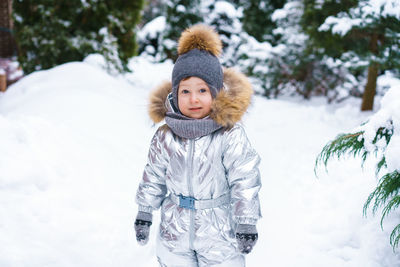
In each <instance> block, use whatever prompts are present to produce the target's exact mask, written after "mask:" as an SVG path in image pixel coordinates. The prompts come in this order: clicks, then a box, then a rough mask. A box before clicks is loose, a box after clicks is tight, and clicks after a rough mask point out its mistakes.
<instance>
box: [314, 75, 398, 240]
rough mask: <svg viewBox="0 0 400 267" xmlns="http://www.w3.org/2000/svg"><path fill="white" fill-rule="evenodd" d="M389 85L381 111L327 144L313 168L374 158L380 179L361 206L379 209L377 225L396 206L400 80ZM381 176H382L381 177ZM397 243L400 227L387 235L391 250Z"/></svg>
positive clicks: (366, 208)
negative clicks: (344, 159)
mask: <svg viewBox="0 0 400 267" xmlns="http://www.w3.org/2000/svg"><path fill="white" fill-rule="evenodd" d="M390 78H391V79H393V81H394V82H393V83H392V84H393V85H392V87H391V88H390V89H389V91H388V92H387V93H386V94H385V96H384V97H383V98H382V101H381V109H380V110H379V111H378V112H377V113H376V114H374V115H373V116H372V117H371V118H370V119H369V120H368V121H367V122H366V123H364V124H362V125H361V126H359V127H358V128H356V129H354V131H352V132H351V133H346V134H340V135H339V136H337V137H336V138H335V139H334V140H333V141H331V142H329V143H328V144H327V145H326V146H325V147H324V148H323V150H322V152H321V153H320V154H319V155H318V157H317V160H316V163H315V166H316V168H317V167H318V166H319V165H320V164H324V165H325V166H327V164H328V161H329V160H330V159H332V158H334V157H337V158H341V157H343V156H345V155H351V156H353V157H356V156H361V158H362V160H363V162H365V160H366V159H367V157H368V156H371V155H375V156H376V158H377V159H378V160H377V164H376V175H377V176H378V175H381V178H380V179H379V183H378V185H377V187H376V189H375V190H374V191H373V192H372V193H371V194H370V195H369V197H368V199H367V200H366V202H365V204H364V214H366V213H367V210H368V208H369V206H371V205H372V211H373V213H374V214H375V213H376V212H377V211H378V210H380V208H383V209H382V218H381V225H382V222H383V220H384V219H385V217H386V216H387V215H388V214H389V213H391V212H392V211H394V210H396V209H397V208H398V207H399V206H400V157H399V155H400V80H398V79H395V78H393V77H390ZM382 173H383V174H382ZM399 242H400V224H398V225H397V226H396V227H395V228H394V229H393V231H392V233H391V235H390V243H391V245H392V246H393V248H396V247H398V245H399Z"/></svg>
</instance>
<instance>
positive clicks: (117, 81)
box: [0, 58, 400, 267]
mask: <svg viewBox="0 0 400 267" xmlns="http://www.w3.org/2000/svg"><path fill="white" fill-rule="evenodd" d="M94 61H95V58H92V59H91V61H90V64H89V63H88V62H73V63H68V64H64V65H60V66H58V67H55V68H53V69H50V70H46V71H39V72H34V73H32V74H30V75H28V76H26V77H25V78H23V79H22V80H20V81H19V82H17V83H16V84H14V85H12V86H10V88H9V89H8V91H7V92H5V93H0V151H1V153H0V266H2V267H11V266H13V267H18V266H29V267H43V266H54V267H64V266H74V267H80V266H82V267H88V266H89V267H90V266H96V267H102V266H104V267H110V266H113V267H114V266H116V267H125V266H141V267H146V266H148V267H154V266H158V265H157V261H156V256H155V242H156V241H155V236H156V232H157V230H158V223H159V212H155V216H154V224H153V226H152V229H151V236H150V242H149V244H148V245H147V246H144V247H142V246H139V245H138V244H137V243H136V241H135V236H134V230H133V222H134V219H135V216H136V213H137V205H136V204H135V202H134V197H135V193H136V189H137V186H138V183H139V181H140V179H141V175H142V171H143V168H144V165H145V163H146V158H147V150H148V146H149V143H150V139H151V137H152V135H153V133H154V132H155V130H156V128H157V126H154V125H153V123H152V122H151V121H150V119H149V118H148V116H147V113H146V105H147V97H148V94H149V90H150V89H151V88H153V87H154V86H156V85H157V84H158V83H160V82H161V81H162V80H164V79H169V77H170V74H171V70H172V64H171V62H166V63H163V64H151V63H149V62H147V61H146V60H145V59H143V58H136V59H135V60H133V61H132V63H131V67H132V69H134V71H135V72H134V73H133V74H129V75H126V76H125V77H121V76H120V77H112V76H110V75H108V74H107V73H106V72H105V71H103V70H102V68H101V67H97V66H96V65H95V64H93V62H94ZM100 65H101V64H100ZM325 103H326V102H325V100H323V99H314V100H312V101H307V102H306V101H303V100H300V99H293V98H289V99H282V100H267V99H265V98H262V97H255V98H254V104H253V105H252V106H251V108H250V110H249V112H248V114H246V116H245V118H244V124H245V127H246V131H247V133H248V136H249V139H250V140H251V143H252V145H253V146H254V147H255V148H256V150H257V151H258V152H259V154H260V156H261V158H262V163H261V165H260V171H261V175H262V182H263V187H262V189H261V192H260V200H261V205H262V213H263V218H262V219H261V220H260V221H259V223H258V226H257V227H258V230H259V241H258V243H257V245H256V247H255V249H254V251H253V252H252V253H251V254H249V255H248V256H247V257H246V259H247V266H274V267H293V266H296V267H320V266H324V267H338V266H340V267H360V266H363V267H384V266H387V267H393V266H399V265H400V256H399V253H398V252H393V251H392V248H391V247H390V245H389V235H390V232H391V230H392V229H393V227H394V226H395V225H396V224H397V223H398V215H399V214H398V213H394V214H392V215H391V216H389V217H388V219H387V220H385V223H384V225H383V226H384V228H383V230H381V228H380V225H379V220H380V216H379V214H378V215H377V216H373V215H372V214H368V216H367V217H363V215H362V207H363V203H364V201H365V200H366V199H367V196H368V194H369V193H370V192H372V190H373V189H374V187H375V186H376V184H377V179H376V177H375V176H374V163H375V162H374V161H373V160H371V161H367V163H366V165H365V167H364V169H362V168H361V167H360V160H359V159H352V158H348V159H346V160H343V161H335V160H333V161H331V163H330V164H329V166H328V171H329V172H328V173H327V172H325V170H324V168H321V169H320V170H319V171H318V174H319V178H316V177H315V175H314V172H313V167H314V161H315V158H316V156H317V154H318V153H319V152H320V151H321V149H322V147H323V146H324V145H325V144H326V143H327V142H328V141H329V140H331V139H333V138H334V137H335V136H336V135H337V134H338V133H340V132H349V131H350V130H351V129H354V127H356V126H357V125H359V124H360V123H361V122H363V121H365V120H366V119H367V117H368V116H370V115H372V114H373V113H372V112H370V113H361V112H359V106H360V105H359V104H360V102H359V100H354V99H350V100H348V101H347V102H344V103H341V104H338V105H331V106H326V104H325ZM396 216H397V217H396Z"/></svg>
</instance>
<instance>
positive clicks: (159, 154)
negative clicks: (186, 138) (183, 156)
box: [136, 129, 168, 213]
mask: <svg viewBox="0 0 400 267" xmlns="http://www.w3.org/2000/svg"><path fill="white" fill-rule="evenodd" d="M164 138H165V132H164V131H163V130H162V129H158V130H157V132H156V133H155V134H154V136H153V139H152V140H151V144H150V149H149V153H148V160H147V164H146V166H145V168H144V172H143V178H142V181H141V182H140V184H139V188H138V190H137V193H136V203H137V204H139V211H144V212H149V213H151V212H152V211H153V210H156V209H158V208H159V207H160V206H161V203H162V201H163V200H164V198H165V195H166V193H167V187H166V185H165V172H166V166H167V162H168V161H167V157H166V156H167V155H166V153H165V151H164V149H163V140H164ZM164 141H165V140H164Z"/></svg>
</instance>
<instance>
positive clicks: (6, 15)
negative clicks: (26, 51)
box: [0, 0, 15, 57]
mask: <svg viewBox="0 0 400 267" xmlns="http://www.w3.org/2000/svg"><path fill="white" fill-rule="evenodd" d="M11 5H12V1H11V0H1V1H0V57H11V56H13V55H14V51H15V49H14V43H13V36H12V33H11V29H12V26H13V25H12V20H11V10H12V8H11Z"/></svg>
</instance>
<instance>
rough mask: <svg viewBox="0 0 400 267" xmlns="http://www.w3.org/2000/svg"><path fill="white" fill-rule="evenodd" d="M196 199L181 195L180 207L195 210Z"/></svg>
mask: <svg viewBox="0 0 400 267" xmlns="http://www.w3.org/2000/svg"><path fill="white" fill-rule="evenodd" d="M194 201H195V198H194V197H185V196H182V195H179V207H181V208H185V209H190V210H194Z"/></svg>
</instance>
